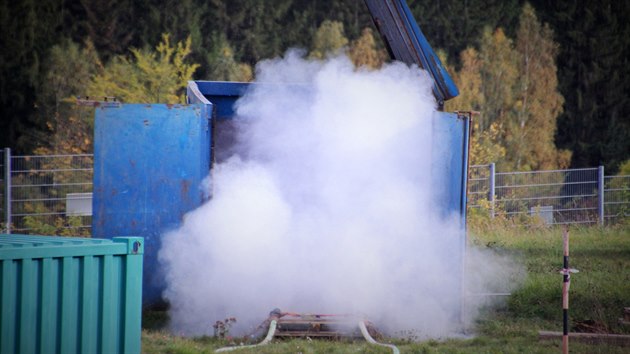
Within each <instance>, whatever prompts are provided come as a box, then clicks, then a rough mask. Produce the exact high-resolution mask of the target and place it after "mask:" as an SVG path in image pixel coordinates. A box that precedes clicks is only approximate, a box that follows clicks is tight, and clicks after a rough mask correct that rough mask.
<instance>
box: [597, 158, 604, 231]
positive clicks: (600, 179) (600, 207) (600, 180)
mask: <svg viewBox="0 0 630 354" xmlns="http://www.w3.org/2000/svg"><path fill="white" fill-rule="evenodd" d="M597 172H598V173H597V196H598V198H597V211H598V212H599V213H598V214H599V224H600V225H604V166H599V167H598V168H597Z"/></svg>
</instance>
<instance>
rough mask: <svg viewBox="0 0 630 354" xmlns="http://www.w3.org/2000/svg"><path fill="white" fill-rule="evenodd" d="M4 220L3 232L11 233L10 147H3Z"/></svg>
mask: <svg viewBox="0 0 630 354" xmlns="http://www.w3.org/2000/svg"><path fill="white" fill-rule="evenodd" d="M4 221H5V222H6V226H5V232H6V233H7V234H10V233H11V149H10V148H5V149H4Z"/></svg>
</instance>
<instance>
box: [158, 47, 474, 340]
mask: <svg viewBox="0 0 630 354" xmlns="http://www.w3.org/2000/svg"><path fill="white" fill-rule="evenodd" d="M257 78H258V82H259V84H257V85H255V86H253V87H252V89H251V90H249V92H247V94H246V95H245V96H244V97H243V98H242V99H241V100H239V101H238V103H237V116H238V117H237V119H238V122H239V123H238V126H239V132H238V139H237V146H236V147H235V149H234V151H236V152H237V153H236V154H235V155H234V156H232V157H231V158H229V159H227V160H225V161H223V162H222V163H220V164H218V165H217V166H215V168H214V171H213V174H212V188H213V191H212V194H213V197H212V199H211V200H210V201H209V202H208V203H206V204H204V205H203V206H201V207H200V208H198V209H197V210H194V211H192V212H190V213H189V214H188V215H186V217H185V219H184V222H183V225H182V227H181V228H180V229H178V230H176V231H173V232H171V233H169V234H167V235H166V236H165V237H164V240H163V247H162V250H161V252H160V260H161V262H162V264H163V266H164V268H165V273H166V276H167V284H168V286H167V289H166V291H165V293H164V295H165V297H166V298H167V299H168V301H169V302H170V304H171V319H172V326H173V328H174V330H176V331H178V332H180V333H185V334H193V335H197V334H209V333H210V334H211V333H212V324H213V323H214V322H215V321H216V320H221V319H224V318H227V317H235V318H236V319H237V321H238V322H237V327H236V328H235V329H234V330H235V333H241V334H242V333H245V332H247V331H248V330H251V329H252V328H253V327H255V326H256V325H258V324H259V323H260V322H261V321H262V320H264V319H265V318H266V317H267V314H268V313H269V311H270V310H272V309H273V308H276V307H279V308H281V309H282V310H285V311H294V312H307V313H359V314H364V315H365V316H366V317H368V318H369V319H370V320H372V321H373V322H375V323H377V325H379V326H380V327H381V328H385V329H386V330H388V331H389V332H390V333H391V334H395V333H399V332H398V331H403V330H414V331H416V332H417V333H418V334H420V335H421V336H443V335H446V334H448V333H451V332H452V331H453V330H454V329H455V328H456V327H457V325H458V324H459V317H458V316H459V310H460V304H461V303H460V300H461V292H462V291H461V279H460V277H459V275H460V272H461V268H462V260H461V259H460V258H461V257H460V253H459V252H458V251H457V250H458V249H461V245H462V237H463V236H462V231H461V228H460V227H459V223H458V222H457V220H456V219H455V218H453V219H451V220H443V219H442V218H440V217H438V216H437V213H436V210H435V207H433V206H432V203H431V198H432V194H431V192H432V191H433V190H438V189H439V188H438V186H434V185H432V184H431V183H432V181H431V146H432V135H431V117H432V115H433V114H434V111H435V106H436V104H435V100H434V98H433V96H432V94H431V88H432V81H431V79H430V77H429V76H428V75H427V73H426V72H424V71H422V70H420V69H418V68H416V67H408V66H406V65H404V64H402V63H392V64H388V65H386V66H385V67H384V68H382V69H381V70H378V71H367V70H355V69H354V68H353V66H352V64H351V62H350V61H349V60H348V59H347V58H346V57H344V56H340V57H336V58H333V59H330V60H327V61H308V60H305V59H303V57H302V55H301V53H300V52H297V51H291V52H288V53H287V55H286V56H285V57H284V58H280V59H275V60H268V61H264V62H262V63H260V64H259V65H258V67H257ZM218 148H221V147H218Z"/></svg>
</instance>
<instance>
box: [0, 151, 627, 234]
mask: <svg viewBox="0 0 630 354" xmlns="http://www.w3.org/2000/svg"><path fill="white" fill-rule="evenodd" d="M0 172H1V173H0V200H1V202H0V216H1V218H0V230H2V231H4V232H5V233H11V232H21V233H44V234H63V233H65V234H67V235H89V234H90V231H91V222H92V175H93V155H91V154H81V155H46V156H11V150H10V149H4V150H0ZM469 172H470V173H469V180H468V207H469V208H476V209H481V210H484V209H487V211H488V213H489V214H490V216H491V217H494V216H496V215H504V216H507V217H519V216H524V215H538V216H540V217H541V218H542V219H543V220H545V222H547V223H549V224H567V223H572V224H576V223H579V224H595V223H600V224H603V223H605V222H606V223H610V222H615V221H616V220H620V219H621V218H626V217H628V216H630V176H604V169H603V167H598V168H581V169H571V170H554V171H534V172H496V170H495V164H493V163H492V164H488V165H476V166H471V168H470V171H469Z"/></svg>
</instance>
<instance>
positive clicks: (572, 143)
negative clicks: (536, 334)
mask: <svg viewBox="0 0 630 354" xmlns="http://www.w3.org/2000/svg"><path fill="white" fill-rule="evenodd" d="M408 4H409V6H410V8H411V10H412V12H413V13H414V15H415V17H416V20H417V21H418V23H419V25H420V28H421V29H422V30H423V32H424V34H425V35H426V37H427V39H428V40H429V42H430V43H431V44H432V46H433V47H434V48H435V49H438V50H439V52H440V55H441V57H442V58H443V61H444V62H445V63H447V65H448V67H449V71H450V72H451V74H452V75H453V76H454V78H455V80H456V82H457V83H458V85H459V87H460V92H461V96H460V97H458V98H456V99H454V100H452V101H449V102H448V106H447V108H449V109H457V110H474V111H479V112H480V115H479V116H478V117H476V118H475V131H474V134H473V148H472V157H471V158H472V161H473V162H475V163H487V162H491V161H492V162H497V163H499V165H500V166H501V165H503V166H504V167H505V168H510V169H520V170H527V169H547V168H560V167H585V166H595V165H598V164H603V165H605V166H606V168H607V169H608V171H610V172H612V173H614V172H615V171H616V169H618V166H619V165H620V164H621V163H622V162H623V161H624V160H626V159H628V155H629V154H628V152H629V151H630V118H628V113H630V112H629V111H630V95H629V94H628V93H629V92H630V87H628V85H629V84H630V75H628V74H630V73H628V70H630V66H629V65H627V64H628V60H629V59H628V58H630V53H628V51H629V49H630V43H629V41H630V36H628V34H630V33H629V32H630V24H629V23H628V21H625V18H627V16H626V15H630V5H629V4H627V3H626V2H623V1H614V0H602V1H594V0H593V1H592V0H584V1H577V0H574V1H562V2H546V1H542V0H531V1H530V2H529V3H527V2H524V1H518V0H469V1H464V2H462V1H457V0H441V1H418V0H408ZM290 47H300V48H305V49H307V51H308V52H309V56H311V57H313V58H322V57H324V56H325V55H326V54H327V53H328V52H330V51H335V50H339V49H340V48H346V49H345V50H346V51H347V53H348V54H349V55H350V56H351V58H352V59H353V61H354V62H355V64H356V65H358V66H361V65H363V66H369V67H378V66H379V65H381V64H382V63H383V62H384V61H385V59H386V56H385V52H384V48H383V44H382V42H381V41H380V39H379V38H378V36H377V35H376V33H375V30H374V27H373V25H372V23H371V18H370V15H369V13H368V12H367V8H366V6H365V5H364V4H363V2H362V1H358V0H338V1H324V0H309V1H306V0H265V1H257V0H230V1H227V0H205V1H201V0H179V1H170V0H167V1H157V0H133V1H132V0H109V1H100V0H99V1H97V0H67V1H57V0H55V1H53V0H39V1H34V0H21V1H8V0H0V115H1V117H2V120H1V121H0V130H1V131H2V134H1V135H0V139H1V145H2V146H9V147H12V148H14V150H15V152H16V153H21V154H26V153H32V152H36V151H37V152H41V153H45V152H60V151H66V152H72V151H73V150H72V149H75V150H80V151H86V150H87V151H89V149H90V148H91V129H92V127H91V122H90V119H91V116H90V113H89V112H86V111H85V109H84V108H80V107H77V106H76V105H74V104H73V103H72V101H73V99H72V97H75V96H77V95H82V96H83V95H93V96H116V97H118V98H119V99H122V100H124V101H128V102H133V101H136V102H174V101H179V100H181V95H182V92H183V91H182V90H183V87H184V85H185V81H186V80H188V79H193V78H194V79H206V80H235V81H248V80H251V79H253V76H254V74H253V67H254V65H255V64H256V62H258V61H259V60H261V59H265V58H272V57H275V56H279V55H282V54H283V52H284V51H285V50H286V49H288V48H290ZM69 127H73V128H72V129H70V128H69Z"/></svg>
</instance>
